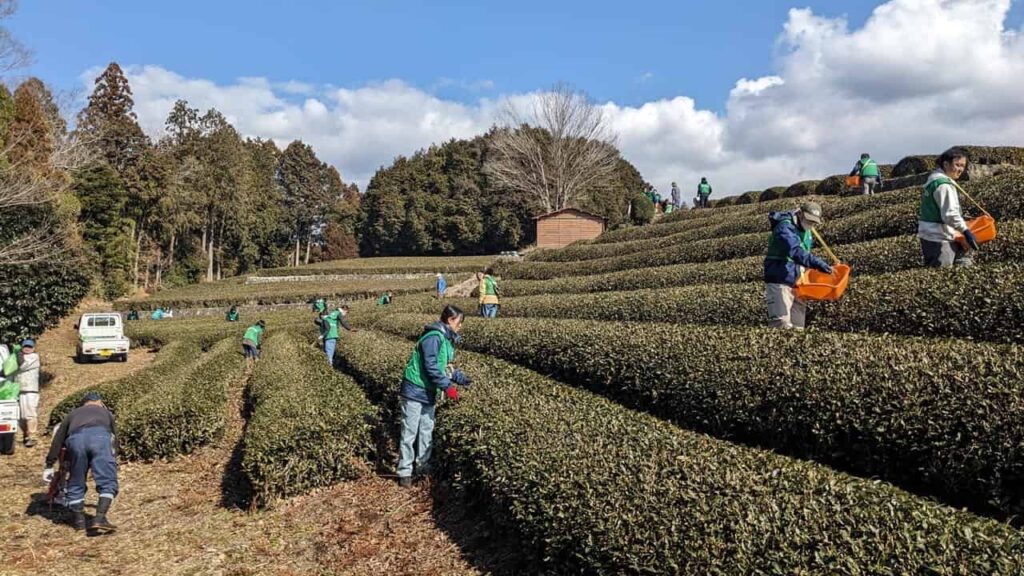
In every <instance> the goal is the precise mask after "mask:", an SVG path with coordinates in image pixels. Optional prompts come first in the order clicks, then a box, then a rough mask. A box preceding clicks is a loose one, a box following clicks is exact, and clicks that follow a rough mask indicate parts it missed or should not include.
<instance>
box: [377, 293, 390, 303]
mask: <svg viewBox="0 0 1024 576" xmlns="http://www.w3.org/2000/svg"><path fill="white" fill-rule="evenodd" d="M393 297H394V295H393V294H392V293H391V292H390V291H388V292H385V293H383V294H381V295H380V297H379V298H377V306H387V305H388V304H391V299H392V298H393Z"/></svg>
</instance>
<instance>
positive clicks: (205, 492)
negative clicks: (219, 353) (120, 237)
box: [0, 303, 504, 576]
mask: <svg viewBox="0 0 1024 576" xmlns="http://www.w3.org/2000/svg"><path fill="white" fill-rule="evenodd" d="M94 305H95V303H94ZM73 324H74V320H73V319H71V320H66V321H65V322H62V323H61V325H60V326H59V327H57V328H55V329H54V330H51V331H50V332H48V333H47V334H45V335H44V336H43V337H42V338H41V339H40V341H39V350H40V354H41V356H42V360H43V363H44V370H45V371H46V372H48V373H49V374H51V375H52V378H51V379H50V381H49V383H48V384H47V385H46V387H45V388H44V391H43V393H42V397H43V400H42V406H41V407H40V415H41V417H42V420H43V421H44V422H45V421H46V418H47V417H48V415H49V412H50V409H51V408H52V407H53V406H54V405H55V404H56V403H57V402H59V401H60V399H61V398H62V397H63V396H64V395H66V394H68V393H70V392H72V391H74V390H77V389H81V388H85V387H88V386H92V385H95V384H96V383H99V382H101V381H106V380H110V379H114V378H117V377H121V376H124V375H126V374H128V373H130V372H131V371H134V370H139V369H142V368H144V367H145V366H146V365H147V364H148V363H149V362H150V361H151V360H152V357H153V354H150V353H140V352H136V353H133V354H132V355H131V356H130V358H129V361H128V362H126V363H106V364H89V365H84V366H78V365H76V364H74V363H73V362H72V356H73V353H74V345H75V342H76V336H75V331H74V329H73ZM239 361H242V360H241V358H239ZM244 387H245V382H236V383H235V384H234V386H233V387H232V389H231V393H232V402H231V405H230V407H229V409H230V410H231V413H230V419H229V422H230V425H229V427H228V431H227V433H226V434H225V436H224V438H223V439H222V440H221V441H219V442H217V443H216V444H215V445H212V446H207V447H204V448H202V449H200V450H199V451H197V452H196V453H195V454H193V455H191V456H188V457H182V458H178V459H176V460H174V461H171V462H157V463H152V464H142V463H124V464H122V465H121V469H120V482H121V494H120V495H119V497H118V498H117V500H116V501H115V504H114V506H113V508H112V509H111V513H110V519H111V521H112V522H114V523H115V524H116V525H118V527H119V531H118V532H117V533H115V534H113V535H109V536H103V537H89V536H87V535H85V534H82V533H77V532H75V531H73V530H72V529H71V528H70V527H68V526H66V525H64V524H62V523H61V520H62V511H59V510H53V511H51V510H50V509H49V507H48V506H47V505H46V503H45V486H44V485H43V483H42V481H41V479H40V475H41V473H42V468H43V459H44V457H45V451H46V447H45V446H44V445H43V444H48V440H49V439H48V438H46V439H45V440H46V442H44V443H42V444H41V445H40V446H37V447H35V448H32V449H26V448H24V447H23V446H21V445H20V444H19V446H18V447H17V451H16V453H15V455H14V456H10V457H2V459H0V526H3V530H4V535H3V539H2V544H0V575H8V574H25V575H32V576H44V575H50V574H53V575H58V574H59V575H60V576H66V575H67V574H76V575H78V574H83V575H85V574H103V575H105V576H114V575H126V576H127V575H132V576H136V575H143V576H144V575H157V574H159V575H160V576H166V575H170V574H211V575H213V574H216V575H232V576H242V575H255V574H280V575H295V574H365V575H371V574H372V575H377V574H445V575H447V574H479V573H481V572H495V571H496V572H503V571H504V570H502V569H500V568H499V566H500V564H501V560H500V557H498V556H495V554H494V553H492V552H489V551H488V548H489V547H490V546H492V543H491V542H490V537H489V534H488V533H487V532H486V530H484V529H483V528H481V527H480V525H478V524H477V520H476V519H474V518H470V517H468V516H466V515H464V514H463V513H462V510H461V508H460V507H459V505H458V504H457V503H454V502H453V503H441V504H438V503H437V501H436V500H435V499H434V498H431V496H430V490H429V488H428V487H426V486H421V487H417V488H414V489H412V490H409V491H404V490H401V489H400V488H398V487H397V486H396V485H395V484H394V483H393V482H392V481H389V480H385V479H382V478H379V477H376V476H373V475H368V476H367V477H365V478H363V479H361V480H358V481H354V482H349V483H345V484H341V485H338V486H334V487H331V488H326V489H322V490H320V491H317V492H315V493H313V494H309V495H306V496H302V497H298V498H294V499H291V500H289V501H287V502H282V503H280V504H278V505H276V506H275V507H274V508H273V509H272V510H268V511H259V512H255V513H249V512H246V511H243V510H240V509H239V508H238V507H237V506H234V505H232V502H234V501H237V500H238V493H237V491H238V490H239V489H243V488H244V487H242V486H240V485H239V483H238V474H237V472H238V471H237V456H238V454H237V450H236V449H237V446H238V444H239V440H240V438H241V435H242V431H243V429H244V424H245V421H244V418H243V413H242V410H243V402H242V397H243V391H244ZM233 456H234V458H233ZM233 462H234V465H232V463H233ZM94 499H95V491H94V490H93V489H92V485H91V481H90V492H89V495H88V496H87V505H88V506H87V509H86V512H87V514H89V515H91V514H92V504H93V503H94V502H95V500H94ZM440 526H444V528H445V529H442V528H441V527H440ZM453 538H455V539H457V540H458V543H457V542H456V541H455V540H453ZM495 558H499V559H497V560H496V559H495ZM478 567H479V568H478Z"/></svg>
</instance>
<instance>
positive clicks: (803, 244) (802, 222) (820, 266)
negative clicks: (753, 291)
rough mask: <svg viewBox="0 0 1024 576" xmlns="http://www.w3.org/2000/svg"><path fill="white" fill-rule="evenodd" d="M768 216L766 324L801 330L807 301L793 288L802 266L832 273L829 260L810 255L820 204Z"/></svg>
mask: <svg viewBox="0 0 1024 576" xmlns="http://www.w3.org/2000/svg"><path fill="white" fill-rule="evenodd" d="M768 219H769V221H770V222H771V226H772V237H771V240H770V241H769V243H768V255H767V256H766V257H765V259H764V281H765V284H766V286H765V291H764V299H765V302H767V304H768V325H769V326H771V327H773V328H796V329H798V330H803V328H804V325H805V324H806V321H807V304H806V303H805V302H804V301H803V300H800V299H799V298H797V297H796V294H795V292H794V290H793V287H794V286H796V283H797V280H799V279H800V275H801V274H803V271H804V268H814V269H816V270H820V271H821V272H824V273H826V274H831V273H832V267H831V266H829V265H828V262H825V261H824V260H822V259H821V258H818V257H817V256H815V255H814V254H811V247H812V246H813V245H814V237H813V235H812V233H811V230H812V229H813V228H814V227H815V226H817V225H819V224H821V206H820V205H818V203H817V202H807V203H805V204H803V205H802V206H800V209H799V210H795V211H793V212H772V213H771V214H770V215H769V216H768Z"/></svg>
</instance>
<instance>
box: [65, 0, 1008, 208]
mask: <svg viewBox="0 0 1024 576" xmlns="http://www.w3.org/2000/svg"><path fill="white" fill-rule="evenodd" d="M1009 8H1010V0H891V1H890V2H887V3H885V4H882V5H880V6H878V7H877V8H876V9H875V10H874V12H873V13H872V15H871V16H870V17H869V18H868V20H867V22H866V23H865V24H864V26H862V27H860V28H857V29H851V28H850V25H849V23H848V22H847V21H846V20H845V19H843V18H826V17H823V16H820V15H817V14H814V13H813V12H812V11H811V10H808V9H793V10H791V11H790V13H789V18H788V21H787V22H786V23H785V25H784V26H783V28H782V31H781V34H780V36H779V40H778V46H777V54H776V63H775V70H773V71H772V72H773V74H771V75H766V76H764V77H761V78H754V79H747V78H743V79H740V80H738V81H737V82H736V85H735V87H734V88H733V90H732V91H731V93H730V94H729V97H728V100H727V102H726V104H725V107H724V110H725V111H724V113H715V112H712V111H708V110H700V109H698V108H697V107H696V106H695V103H694V101H693V100H692V99H691V98H688V97H685V96H682V95H681V96H677V97H674V98H668V99H663V100H658V101H653V102H648V103H645V104H642V105H640V106H620V105H618V104H616V103H614V102H609V103H605V104H603V108H604V110H605V112H606V113H607V115H608V117H609V119H610V121H611V124H612V126H613V127H614V129H615V131H616V132H617V134H618V140H619V145H620V148H621V149H622V151H623V154H624V155H625V156H626V158H627V159H629V160H630V161H632V162H633V163H634V164H635V165H636V166H637V167H638V168H639V169H640V171H641V173H642V174H643V175H644V177H645V178H646V179H647V180H648V181H650V182H652V183H653V184H655V185H656V186H658V187H659V188H661V189H665V188H667V187H668V184H669V182H670V181H672V180H675V181H677V182H679V183H680V184H681V185H682V186H684V189H689V188H691V187H692V186H691V183H692V184H693V185H695V184H696V182H697V180H698V179H699V177H700V176H708V177H709V179H711V181H712V183H713V184H714V185H715V189H716V192H720V193H725V194H733V193H739V192H743V191H744V190H748V189H763V188H766V187H768V186H773V185H780V184H788V183H791V182H795V181H797V180H801V179H805V178H812V177H821V176H825V175H828V174H832V173H836V172H843V171H845V170H848V169H849V167H850V166H852V164H853V161H854V160H855V159H856V158H857V157H858V155H859V153H860V152H862V151H870V152H872V154H873V155H874V156H875V157H876V158H879V159H880V160H882V161H886V162H894V161H896V160H898V159H899V158H900V157H901V156H903V155H906V154H916V153H932V152H938V151H940V150H942V149H943V148H945V147H947V146H949V145H951V144H955V143H981V144H1022V142H1021V134H1024V99H1022V98H1021V96H1020V95H1021V94H1022V93H1024V34H1021V33H1020V31H1015V30H1006V29H1005V28H1004V23H1005V21H1006V16H1007V13H1008V11H1009ZM128 74H129V81H130V82H131V85H132V88H133V90H134V92H135V101H136V110H137V112H138V115H139V119H140V122H141V123H142V125H143V128H144V129H146V130H147V132H149V133H150V134H153V135H157V134H159V133H160V132H161V131H162V127H163V121H164V118H165V117H166V114H167V112H168V110H170V108H171V106H172V104H173V103H174V101H175V100H176V99H178V98H184V99H186V100H188V101H189V102H190V103H191V105H192V106H194V107H198V108H202V109H206V108H209V107H215V108H217V109H218V110H220V111H221V112H223V113H224V115H225V116H226V117H227V118H229V119H230V120H231V121H232V122H233V123H234V124H235V125H236V127H238V129H239V130H240V131H241V132H242V133H243V134H246V135H251V136H256V135H259V136H264V137H270V138H274V139H275V140H276V141H278V142H279V143H281V144H285V143H287V142H288V141H290V140H292V139H294V138H301V139H303V140H304V141H306V142H308V143H310V144H312V145H313V146H314V147H315V148H316V150H317V152H318V154H319V155H320V156H321V157H322V158H324V159H326V160H327V161H329V162H331V163H333V164H335V165H336V166H338V167H339V169H340V170H341V172H342V176H343V177H344V178H345V179H346V180H354V181H356V182H358V183H359V184H360V186H365V185H366V182H367V181H368V180H369V178H370V176H372V174H373V172H374V171H375V170H376V168H377V167H378V166H381V165H387V164H389V163H390V162H391V160H392V159H393V158H394V157H395V156H397V155H399V154H410V153H411V152H413V151H415V150H416V149H419V148H423V147H426V146H429V145H430V144H431V143H434V142H442V141H445V140H447V139H449V138H461V137H469V136H473V135H475V134H479V133H481V132H483V131H485V130H486V129H487V128H488V127H489V126H490V125H491V124H492V122H493V120H494V118H495V117H496V110H497V109H498V107H499V106H498V103H497V102H496V101H495V100H492V99H487V98H481V99H479V100H477V101H476V102H473V103H470V104H465V103H461V102H456V101H451V100H445V99H442V98H439V97H437V96H435V95H433V94H431V93H429V92H427V91H424V90H421V89H418V88H416V87H414V86H411V85H409V84H407V83H405V82H402V81H400V80H388V81H384V82H377V83H371V84H367V85H365V86H362V87H359V88H333V87H330V86H329V85H324V86H314V85H310V84H307V83H303V82H296V81H290V82H282V83H274V82H270V81H269V80H267V79H264V78H243V79H239V80H238V81H236V82H234V83H230V84H216V83H214V82H210V81H208V80H203V79H195V78H185V77H183V76H180V75H178V74H175V73H174V72H171V71H168V70H165V69H163V68H160V67H158V66H141V67H130V68H129V69H128ZM95 76H96V71H90V72H89V73H88V74H86V75H83V79H85V80H87V81H88V83H89V84H91V81H92V78H94V77H95ZM437 87H451V88H458V89H462V90H467V91H473V90H492V89H493V87H494V86H493V83H490V82H489V81H479V82H467V81H463V80H452V79H442V80H440V81H439V82H438V84H437V85H435V86H434V88H435V89H436V88H437ZM580 88H584V89H585V88H586V87H585V86H581V87H580ZM506 96H509V97H511V98H512V99H513V100H515V101H517V102H522V101H525V100H527V99H528V98H529V97H530V95H528V94H513V95H506Z"/></svg>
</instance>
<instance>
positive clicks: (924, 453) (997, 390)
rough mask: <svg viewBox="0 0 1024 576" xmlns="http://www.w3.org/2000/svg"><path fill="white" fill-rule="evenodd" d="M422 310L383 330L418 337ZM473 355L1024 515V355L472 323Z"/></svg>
mask: <svg viewBox="0 0 1024 576" xmlns="http://www.w3.org/2000/svg"><path fill="white" fill-rule="evenodd" d="M424 320H425V317H424V316H420V315H392V316H388V317H380V318H379V319H378V320H377V321H376V322H375V323H374V324H375V326H377V327H381V328H384V329H387V330H391V331H396V332H398V333H401V334H403V335H406V336H411V335H413V334H415V331H416V326H417V325H419V324H421V323H422V322H423V321H424ZM463 343H464V346H466V347H467V348H469V349H472V350H476V351H479V352H485V353H488V354H492V355H495V356H498V357H500V358H504V359H506V360H509V361H512V362H516V363H519V364H523V365H525V366H529V367H531V368H533V369H535V370H537V371H539V372H542V373H544V374H551V375H553V376H554V377H556V378H558V379H559V380H562V381H564V382H568V383H573V384H576V385H582V386H585V387H587V388H590V389H591V390H593V391H595V392H598V393H600V394H604V395H607V396H609V397H611V398H613V399H615V400H617V401H619V402H622V403H623V404H625V405H628V406H631V407H635V408H640V409H644V410H648V411H650V412H652V413H654V414H656V415H659V416H662V417H665V418H669V419H671V420H673V421H675V422H678V423H680V424H681V425H683V426H685V427H687V428H693V429H695V430H699V431H703V432H707V433H710V434H713V435H715V436H718V437H722V438H726V439H730V440H741V441H744V442H749V443H752V444H757V445H762V446H765V447H769V448H772V449H775V450H779V451H783V452H785V453H787V454H792V455H796V456H800V457H803V458H810V459H814V460H819V461H823V462H829V463H832V464H835V465H838V466H841V467H843V468H845V469H849V470H852V471H854V472H856V473H858V474H861V475H866V476H875V475H877V476H881V477H883V478H885V479H886V480H889V481H892V482H896V483H899V484H901V485H904V486H906V487H908V488H910V489H913V490H917V491H921V492H923V493H927V494H936V495H940V496H942V497H943V498H945V499H947V500H948V501H950V502H953V503H955V504H957V505H971V506H973V507H975V508H976V509H978V510H982V511H986V512H992V513H995V514H999V515H1012V514H1019V513H1021V512H1024V483H1022V482H1021V481H1020V480H1021V478H1022V477H1024V452H1021V451H1020V448H1019V447H1020V446H1021V443H1022V442H1024V402H1022V400H1021V399H1022V398H1024V378H1022V376H1024V349H1022V348H1020V347H1018V346H1004V345H983V344H971V343H966V342H957V341H933V340H921V339H907V340H898V339H894V338H891V337H879V336H865V335H854V334H839V333H834V332H809V333H799V332H797V333H794V332H790V331H777V330H770V329H750V328H727V327H700V326H674V325H668V324H642V323H611V322H586V321H571V320H561V321H559V320H547V321H544V322H537V321H536V320H519V319H505V320H502V321H500V322H495V321H477V320H474V319H470V320H469V321H468V322H466V323H465V325H464V328H463Z"/></svg>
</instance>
